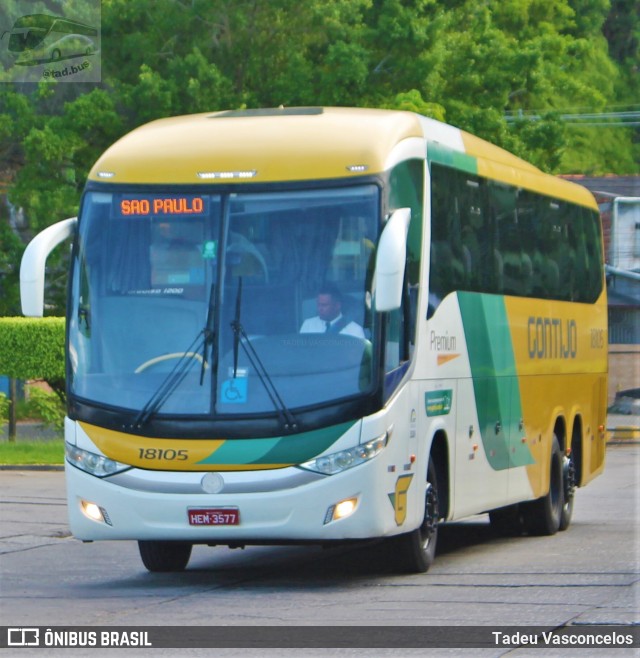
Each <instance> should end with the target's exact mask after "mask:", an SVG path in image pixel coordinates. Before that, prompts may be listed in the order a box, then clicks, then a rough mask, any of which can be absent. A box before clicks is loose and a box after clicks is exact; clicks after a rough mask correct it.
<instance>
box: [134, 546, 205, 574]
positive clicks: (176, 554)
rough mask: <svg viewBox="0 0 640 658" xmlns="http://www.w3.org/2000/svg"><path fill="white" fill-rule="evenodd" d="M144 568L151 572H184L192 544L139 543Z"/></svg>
mask: <svg viewBox="0 0 640 658" xmlns="http://www.w3.org/2000/svg"><path fill="white" fill-rule="evenodd" d="M138 549H139V550H140V557H141V558H142V563H143V564H144V566H145V567H146V568H147V569H148V570H149V571H152V572H167V571H184V569H185V567H186V566H187V563H188V562H189V558H190V557H191V549H192V544H187V543H184V542H177V541H139V542H138Z"/></svg>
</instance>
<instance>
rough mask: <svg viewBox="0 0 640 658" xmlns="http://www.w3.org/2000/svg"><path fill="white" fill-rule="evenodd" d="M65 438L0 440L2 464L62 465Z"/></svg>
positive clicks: (0, 459)
mask: <svg viewBox="0 0 640 658" xmlns="http://www.w3.org/2000/svg"><path fill="white" fill-rule="evenodd" d="M63 463H64V439H52V440H50V441H21V440H18V441H16V442H15V443H10V442H9V441H0V464H1V465H3V466H22V465H33V464H46V465H62V464H63Z"/></svg>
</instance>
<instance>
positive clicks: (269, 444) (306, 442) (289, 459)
mask: <svg viewBox="0 0 640 658" xmlns="http://www.w3.org/2000/svg"><path fill="white" fill-rule="evenodd" d="M353 424H354V423H353V422H348V423H341V424H340V425H333V426H332V427H324V428H321V429H317V430H312V431H311V432H303V433H301V434H292V435H291V436H279V437H274V438H268V439H230V440H227V441H226V442H225V443H224V444H223V445H222V446H220V448H218V449H217V450H216V451H215V452H213V453H212V454H211V455H209V456H208V457H207V458H205V459H203V460H201V461H199V462H198V463H199V464H220V465H225V466H228V465H234V464H237V465H250V464H252V465H259V464H282V465H290V464H302V463H304V462H306V461H309V460H310V459H313V458H314V457H315V456H316V455H319V454H320V453H321V452H324V451H325V450H326V449H327V448H328V447H329V446H331V445H332V444H333V443H335V442H336V441H337V440H338V439H339V438H340V437H341V436H342V435H343V434H344V433H345V432H347V431H348V430H349V429H350V428H351V427H352V426H353Z"/></svg>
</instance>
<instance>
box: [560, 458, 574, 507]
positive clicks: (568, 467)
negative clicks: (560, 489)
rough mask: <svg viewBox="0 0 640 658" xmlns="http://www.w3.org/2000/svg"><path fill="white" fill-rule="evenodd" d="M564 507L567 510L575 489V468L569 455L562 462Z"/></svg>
mask: <svg viewBox="0 0 640 658" xmlns="http://www.w3.org/2000/svg"><path fill="white" fill-rule="evenodd" d="M562 480H563V483H564V509H565V510H568V509H570V507H571V504H572V503H573V494H574V493H575V490H576V469H575V465H574V463H573V459H572V458H571V457H565V458H564V463H563V478H562Z"/></svg>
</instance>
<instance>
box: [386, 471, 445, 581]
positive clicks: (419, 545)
mask: <svg viewBox="0 0 640 658" xmlns="http://www.w3.org/2000/svg"><path fill="white" fill-rule="evenodd" d="M439 519H440V511H439V504H438V481H437V475H436V468H435V465H434V463H433V460H432V459H431V458H429V467H428V470H427V486H426V490H425V507H424V519H423V521H422V524H421V525H420V527H419V528H416V529H415V530H413V531H412V532H408V533H406V534H403V535H398V536H397V537H392V538H391V539H390V540H389V542H390V545H389V547H390V548H391V550H392V556H391V557H392V559H393V561H394V563H395V564H396V565H397V566H398V567H399V568H400V570H401V571H405V572H408V573H424V572H425V571H427V570H428V569H429V567H430V566H431V564H432V563H433V560H434V559H435V556H436V544H437V541H438V521H439Z"/></svg>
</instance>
